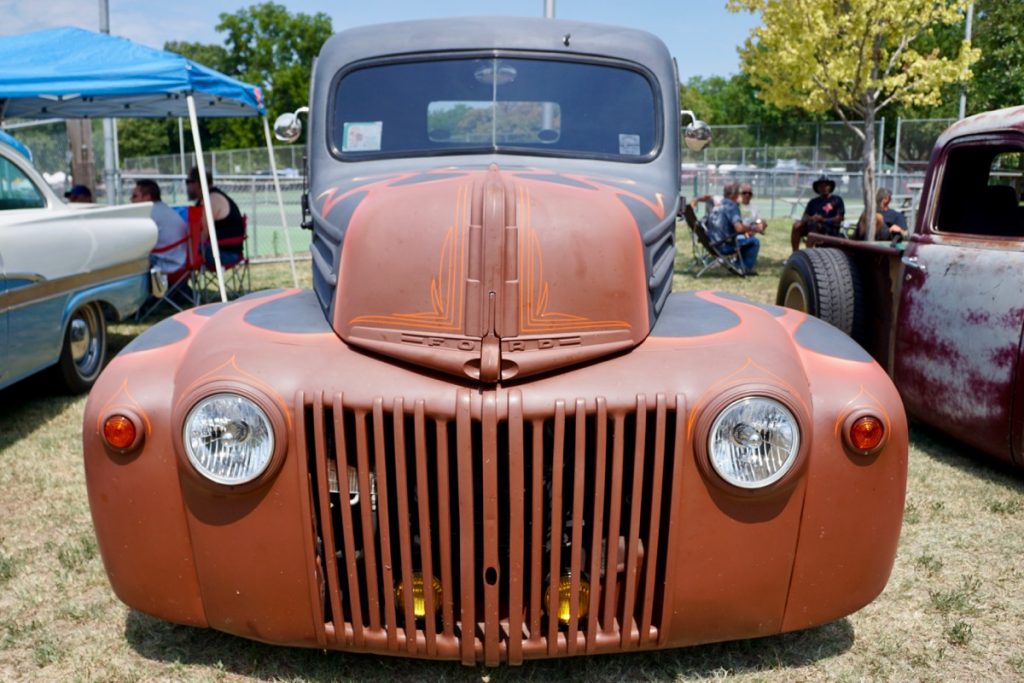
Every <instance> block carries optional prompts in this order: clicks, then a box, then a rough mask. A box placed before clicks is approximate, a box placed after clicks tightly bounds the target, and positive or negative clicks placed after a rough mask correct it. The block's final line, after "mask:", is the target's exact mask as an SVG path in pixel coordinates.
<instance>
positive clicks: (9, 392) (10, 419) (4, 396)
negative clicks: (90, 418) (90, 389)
mask: <svg viewBox="0 0 1024 683" xmlns="http://www.w3.org/2000/svg"><path fill="white" fill-rule="evenodd" d="M80 398H81V396H73V395H70V394H68V393H67V390H66V389H64V387H63V385H62V384H61V382H60V380H59V379H55V378H54V377H53V376H51V375H50V373H48V372H40V373H37V374H35V375H32V376H30V377H27V378H25V379H23V380H21V381H20V382H16V383H14V384H12V385H11V386H9V387H7V388H6V389H3V390H0V451H3V450H4V449H6V448H7V447H9V446H11V445H13V444H15V443H17V442H18V441H21V440H22V439H24V438H25V437H27V436H29V435H30V434H32V433H33V432H35V431H36V430H38V429H45V428H48V424H49V421H50V420H51V419H52V418H54V417H56V416H58V415H60V414H61V413H63V412H64V411H65V410H67V409H68V408H70V407H71V406H72V405H74V404H75V402H77V401H78V400H79V399H80Z"/></svg>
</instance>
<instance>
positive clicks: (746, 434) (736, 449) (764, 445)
mask: <svg viewBox="0 0 1024 683" xmlns="http://www.w3.org/2000/svg"><path fill="white" fill-rule="evenodd" d="M799 450H800V429H799V427H798V426H797V422H796V418H795V417H793V413H791V412H790V411H789V409H788V408H786V406H784V405H782V404H781V403H779V402H778V401H776V400H774V399H771V398H767V397H764V396H752V397H749V398H744V399H741V400H739V401H735V402H733V403H730V404H729V405H728V406H727V407H726V408H725V409H724V410H722V412H721V413H719V414H718V417H716V418H715V421H714V423H713V424H712V425H711V433H710V434H709V435H708V459H709V460H710V461H711V466H712V467H713V468H714V470H715V472H717V473H718V475H719V476H720V477H722V479H724V480H725V481H727V482H728V483H730V484H732V485H733V486H738V487H740V488H744V489H756V488H761V487H764V486H768V485H769V484H771V483H773V482H776V481H778V480H779V479H781V478H782V477H784V476H785V475H786V473H787V472H789V470H790V469H791V468H792V467H793V463H794V462H796V456H797V452H798V451H799Z"/></svg>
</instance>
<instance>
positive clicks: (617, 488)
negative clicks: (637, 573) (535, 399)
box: [602, 414, 625, 633]
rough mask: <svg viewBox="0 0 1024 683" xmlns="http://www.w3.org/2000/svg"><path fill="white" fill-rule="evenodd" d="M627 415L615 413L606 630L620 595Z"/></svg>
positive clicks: (612, 627)
mask: <svg viewBox="0 0 1024 683" xmlns="http://www.w3.org/2000/svg"><path fill="white" fill-rule="evenodd" d="M624 429H625V417H624V416H623V415H622V414H616V415H614V416H613V417H612V488H611V496H610V498H609V500H610V501H611V507H610V509H609V510H608V533H607V534H606V535H605V544H606V552H605V565H604V619H603V620H602V626H604V632H605V633H613V632H614V630H615V603H616V602H617V601H618V595H617V593H616V591H615V578H616V566H617V565H618V556H619V521H620V515H621V511H622V451H623V443H624V440H625V434H624V433H623V432H624Z"/></svg>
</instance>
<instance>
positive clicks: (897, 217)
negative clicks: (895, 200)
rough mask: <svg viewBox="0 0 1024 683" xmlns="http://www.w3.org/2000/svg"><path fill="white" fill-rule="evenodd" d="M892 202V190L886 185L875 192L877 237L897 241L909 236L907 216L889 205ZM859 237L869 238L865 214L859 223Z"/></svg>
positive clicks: (877, 238) (861, 238)
mask: <svg viewBox="0 0 1024 683" xmlns="http://www.w3.org/2000/svg"><path fill="white" fill-rule="evenodd" d="M891 202H892V192H891V191H890V190H889V189H888V188H885V187H880V188H878V191H877V192H875V207H876V209H875V210H876V213H875V239H876V240H881V241H897V240H901V239H903V238H905V237H906V236H907V232H909V230H908V229H907V217H906V216H904V215H903V212H902V211H897V210H896V209H892V208H890V207H889V204H890V203H891ZM857 239H859V240H863V239H867V226H866V224H865V223H864V216H861V220H860V221H859V222H858V223H857Z"/></svg>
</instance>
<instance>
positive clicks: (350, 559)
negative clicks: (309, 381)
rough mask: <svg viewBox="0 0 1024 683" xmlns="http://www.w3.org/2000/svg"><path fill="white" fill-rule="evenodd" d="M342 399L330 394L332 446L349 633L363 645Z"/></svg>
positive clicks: (365, 493)
mask: <svg viewBox="0 0 1024 683" xmlns="http://www.w3.org/2000/svg"><path fill="white" fill-rule="evenodd" d="M343 409H344V399H343V398H342V395H341V394H336V395H335V396H334V448H335V458H336V459H337V461H338V489H339V490H340V492H341V505H340V507H341V528H342V532H343V533H342V536H343V538H344V539H345V540H344V543H345V568H346V569H347V570H348V571H347V574H348V599H349V608H350V609H351V611H352V613H351V615H350V616H351V618H352V636H353V641H354V643H355V645H356V647H363V644H364V642H365V637H364V633H363V608H362V598H361V597H360V593H359V573H358V569H357V567H356V546H355V526H354V525H353V524H352V506H351V505H350V504H349V497H348V491H347V490H346V488H347V484H343V483H342V482H348V445H347V439H346V436H347V434H346V433H345V414H344V411H343ZM364 496H365V497H366V498H367V499H369V497H370V492H369V490H368V489H366V488H363V487H362V484H360V493H359V497H360V499H362V498H363V497H364Z"/></svg>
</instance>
